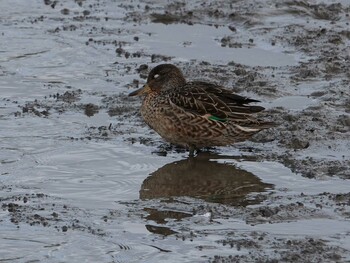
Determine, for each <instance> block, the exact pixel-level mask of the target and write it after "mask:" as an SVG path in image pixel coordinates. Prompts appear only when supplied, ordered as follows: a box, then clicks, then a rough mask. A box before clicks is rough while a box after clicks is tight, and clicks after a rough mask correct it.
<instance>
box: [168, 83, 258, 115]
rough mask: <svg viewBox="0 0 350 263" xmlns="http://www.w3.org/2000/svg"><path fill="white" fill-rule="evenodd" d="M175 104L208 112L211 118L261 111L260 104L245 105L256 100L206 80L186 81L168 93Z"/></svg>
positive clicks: (187, 109)
mask: <svg viewBox="0 0 350 263" xmlns="http://www.w3.org/2000/svg"><path fill="white" fill-rule="evenodd" d="M168 96H169V97H168V98H169V100H170V101H171V102H172V103H174V104H175V105H177V106H179V107H181V108H183V109H184V110H186V111H189V112H191V113H194V114H198V115H206V114H209V115H210V116H209V117H211V118H212V119H215V118H218V119H219V120H226V119H227V118H233V119H237V120H239V119H247V117H249V115H251V114H252V113H256V112H259V111H262V110H263V109H264V108H263V107H260V106H250V105H247V104H249V103H251V102H258V101H257V100H253V99H249V98H246V97H242V96H239V95H237V94H234V93H233V92H232V91H230V90H228V89H226V88H223V87H221V86H218V85H215V84H211V83H207V82H200V81H196V82H188V83H187V84H186V85H184V86H182V87H178V88H176V89H173V90H172V91H170V92H169V94H168Z"/></svg>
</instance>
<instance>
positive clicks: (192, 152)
mask: <svg viewBox="0 0 350 263" xmlns="http://www.w3.org/2000/svg"><path fill="white" fill-rule="evenodd" d="M194 150H195V148H194V147H193V146H192V145H191V146H190V153H189V156H190V157H193V156H194Z"/></svg>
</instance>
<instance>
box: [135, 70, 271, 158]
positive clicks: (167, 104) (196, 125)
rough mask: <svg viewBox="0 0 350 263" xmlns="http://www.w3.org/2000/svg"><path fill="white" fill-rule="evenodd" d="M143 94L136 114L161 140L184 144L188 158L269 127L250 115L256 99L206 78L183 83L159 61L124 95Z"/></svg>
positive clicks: (177, 73)
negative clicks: (146, 75)
mask: <svg viewBox="0 0 350 263" xmlns="http://www.w3.org/2000/svg"><path fill="white" fill-rule="evenodd" d="M129 96H143V97H144V98H143V102H142V105H141V110H140V111H141V116H142V118H143V120H144V121H145V122H146V124H147V125H148V126H149V127H150V128H151V129H153V130H154V131H156V132H157V133H158V134H159V135H160V136H161V137H162V138H163V139H164V140H165V141H167V142H170V143H171V144H174V145H177V146H181V147H185V148H186V149H188V150H189V156H194V153H195V151H198V150H200V149H201V148H206V147H216V146H228V145H232V144H234V143H237V142H242V141H245V140H247V139H249V138H250V137H252V136H253V135H254V134H256V133H258V132H260V131H261V130H264V129H268V128H271V127H273V126H274V123H273V122H268V121H262V120H260V119H258V118H257V117H256V116H255V114H256V113H258V112H261V111H263V110H264V107H262V106H257V105H250V104H251V103H257V102H260V101H258V100H255V99H250V98H247V97H243V96H240V95H237V94H235V93H234V92H233V91H232V90H230V89H228V88H225V87H223V86H220V85H217V84H215V83H211V82H206V81H187V80H186V79H185V77H184V75H183V73H182V71H181V70H180V69H179V68H178V67H177V66H175V65H173V64H160V65H157V66H156V67H154V68H153V69H152V70H151V71H150V72H149V74H148V77H147V82H146V84H145V85H144V86H143V87H141V88H140V89H137V90H135V91H133V92H131V93H130V94H129Z"/></svg>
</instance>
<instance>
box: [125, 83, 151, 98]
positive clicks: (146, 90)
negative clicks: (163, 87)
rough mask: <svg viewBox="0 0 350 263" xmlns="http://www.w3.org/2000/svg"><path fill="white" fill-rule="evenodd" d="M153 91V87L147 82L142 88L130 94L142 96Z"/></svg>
mask: <svg viewBox="0 0 350 263" xmlns="http://www.w3.org/2000/svg"><path fill="white" fill-rule="evenodd" d="M150 91H151V88H150V87H149V86H148V85H147V84H146V85H144V86H143V87H142V88H140V89H137V90H135V91H133V92H131V93H130V94H129V96H142V95H144V94H147V93H149V92H150Z"/></svg>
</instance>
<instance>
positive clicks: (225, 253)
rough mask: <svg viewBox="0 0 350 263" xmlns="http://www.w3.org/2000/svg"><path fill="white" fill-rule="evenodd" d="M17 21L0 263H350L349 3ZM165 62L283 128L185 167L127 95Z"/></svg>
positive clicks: (19, 16)
mask: <svg viewBox="0 0 350 263" xmlns="http://www.w3.org/2000/svg"><path fill="white" fill-rule="evenodd" d="M16 5H17V6H16V9H14V7H12V6H11V4H10V3H5V2H4V3H2V4H0V6H1V7H2V10H7V11H6V12H5V11H0V14H1V18H0V35H1V41H2V43H3V44H2V45H1V47H0V52H1V53H2V55H3V57H2V58H1V59H0V83H1V86H2V89H3V93H2V94H3V96H2V98H1V101H0V109H1V113H0V122H1V123H0V127H1V128H0V131H1V145H0V147H1V150H2V153H1V154H0V168H1V172H0V183H1V184H0V187H1V188H0V189H1V193H2V194H1V197H0V205H1V213H0V224H1V227H2V229H3V230H4V231H3V233H2V234H1V236H0V247H2V248H0V260H3V261H5V260H7V261H10V262H23V261H30V260H36V261H43V260H52V261H56V260H58V259H61V260H62V259H63V261H67V262H78V260H79V259H80V260H81V259H82V258H84V259H86V260H88V261H89V260H90V261H91V260H93V261H98V262H130V261H133V262H150V261H152V260H157V262H178V261H179V260H180V261H181V262H253V261H254V262H348V261H349V260H350V239H349V233H350V227H349V214H350V210H349V209H350V195H349V190H348V187H347V186H346V184H348V180H349V179H350V169H349V167H350V152H349V149H350V142H349V134H350V106H349V105H350V90H349V86H350V73H349V72H350V71H349V70H348V69H349V67H350V31H349V22H350V20H349V19H350V18H349V15H350V5H349V4H348V3H347V2H346V1H339V2H338V1H337V2H334V3H331V4H327V3H322V2H319V1H311V2H308V3H306V2H303V1H282V2H281V1H274V0H272V1H263V2H259V4H257V3H256V2H255V1H236V2H231V3H227V2H225V1H209V2H208V1H199V2H198V1H197V2H193V3H183V2H174V3H162V2H159V1H153V0H138V1H134V2H131V3H115V2H113V3H112V2H108V1H92V0H91V1H89V0H88V1H72V0H58V1H50V0H48V1H46V0H45V1H36V2H35V4H33V6H31V7H30V8H28V7H27V6H26V5H25V3H22V2H21V1H19V0H18V1H16ZM164 62H166V63H173V64H176V65H177V66H178V67H179V68H181V69H182V70H183V72H184V75H185V76H186V77H187V78H188V79H200V80H206V81H212V82H215V83H218V84H221V85H224V86H226V87H228V88H232V89H233V90H234V91H235V92H237V93H239V94H241V95H244V96H249V97H252V98H254V99H258V100H260V101H261V103H260V105H262V106H264V107H265V108H266V110H265V111H264V112H262V113H261V118H264V119H266V120H271V121H275V122H276V123H278V124H279V125H278V126H277V127H276V128H273V129H269V130H265V131H263V132H260V133H259V134H257V135H256V136H254V137H253V138H252V139H251V140H250V141H247V142H243V143H239V144H236V145H234V146H230V147H221V148H211V149H205V150H204V151H203V152H201V153H200V154H199V155H198V156H197V157H195V159H193V160H191V159H188V157H187V152H186V151H185V150H184V149H181V148H178V147H175V146H172V145H169V144H167V143H165V142H164V141H162V139H161V138H160V137H159V136H158V135H157V134H156V133H155V132H153V131H152V130H150V129H149V128H148V127H147V126H146V125H145V124H144V123H143V121H142V119H141V116H140V114H139V107H140V103H141V101H140V99H138V98H130V97H128V96H127V95H128V93H129V92H131V91H132V90H134V89H136V88H138V87H140V86H141V85H143V84H144V82H145V78H146V77H147V74H148V72H149V70H150V69H151V68H152V67H154V66H155V65H157V64H160V63H164ZM211 171H216V173H215V174H213V173H212V172H211ZM77 255H78V257H79V259H78V258H77Z"/></svg>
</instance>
